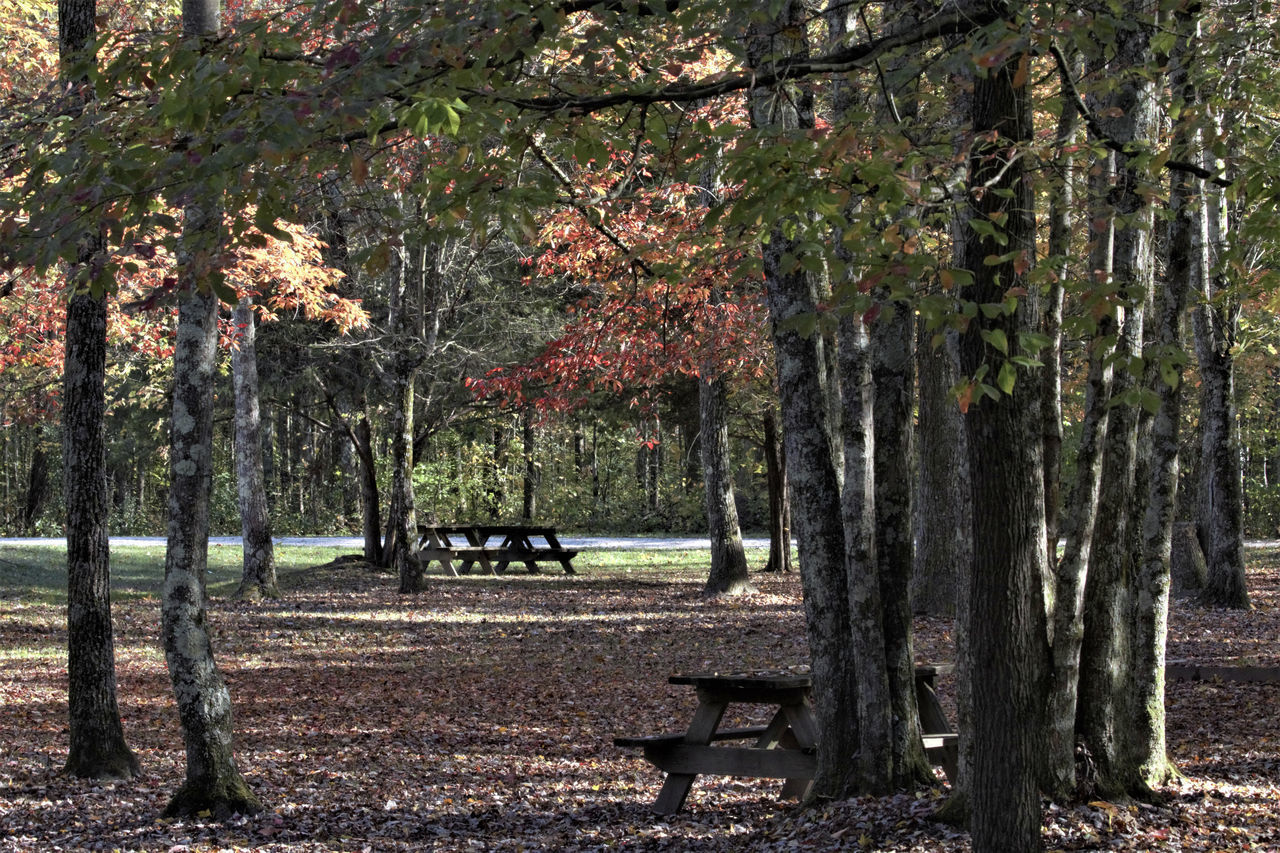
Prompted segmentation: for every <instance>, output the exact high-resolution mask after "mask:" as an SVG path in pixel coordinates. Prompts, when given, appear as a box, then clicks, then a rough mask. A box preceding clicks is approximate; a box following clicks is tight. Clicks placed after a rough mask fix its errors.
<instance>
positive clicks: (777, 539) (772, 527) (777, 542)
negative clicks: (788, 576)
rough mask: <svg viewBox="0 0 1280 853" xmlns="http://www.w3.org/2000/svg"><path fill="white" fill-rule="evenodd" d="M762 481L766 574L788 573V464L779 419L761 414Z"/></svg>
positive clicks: (770, 410)
mask: <svg viewBox="0 0 1280 853" xmlns="http://www.w3.org/2000/svg"><path fill="white" fill-rule="evenodd" d="M764 459H765V480H766V483H767V487H768V490H769V561H768V563H766V564H765V567H764V570H765V571H766V572H789V571H791V518H790V512H789V511H788V503H787V461H786V454H784V453H783V452H782V441H781V440H780V438H779V436H778V416H777V414H776V413H775V412H774V410H773V406H770V407H769V408H768V409H767V410H766V411H765V413H764Z"/></svg>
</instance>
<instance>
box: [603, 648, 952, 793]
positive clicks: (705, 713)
mask: <svg viewBox="0 0 1280 853" xmlns="http://www.w3.org/2000/svg"><path fill="white" fill-rule="evenodd" d="M951 670H952V667H951V666H950V665H926V666H918V667H916V701H917V704H918V705H919V707H920V726H921V732H922V737H923V740H924V747H925V752H926V754H928V756H929V758H930V760H931V761H933V763H935V764H940V765H942V767H943V769H944V771H945V772H946V774H947V778H948V779H950V780H952V781H954V780H955V778H956V777H955V773H956V761H957V749H956V736H955V734H953V733H952V732H951V731H950V727H949V725H948V723H947V719H946V715H945V714H944V713H943V711H942V706H941V705H940V704H939V703H938V697H937V694H936V693H935V692H934V678H935V677H936V676H938V675H942V674H945V673H948V672H950V671H951ZM668 681H669V682H670V683H671V684H687V685H690V686H692V687H693V688H694V690H695V691H696V692H697V696H698V707H697V709H696V710H695V711H694V713H693V720H692V721H690V723H689V728H688V730H687V731H685V732H682V733H676V734H663V735H646V736H642V737H616V738H614V744H615V745H617V746H622V747H639V748H641V749H643V751H644V757H645V758H646V759H647V760H648V761H649V762H650V763H652V764H653V765H654V766H656V767H657V768H658V769H660V770H663V771H666V774H667V778H666V781H665V782H663V785H662V790H661V791H660V792H659V793H658V798H657V800H655V801H654V804H653V811H654V812H656V813H658V814H664V815H670V814H675V813H676V812H678V811H680V809H681V808H682V807H683V806H684V801H685V798H686V797H688V795H689V790H690V789H691V788H692V787H693V783H694V781H695V780H696V779H697V777H698V776H699V775H701V774H704V773H709V774H713V775H723V776H750V777H761V778H779V779H785V780H786V782H785V783H784V785H783V788H782V794H781V796H782V797H783V799H787V798H794V799H803V798H804V796H805V795H806V794H807V793H808V790H809V786H810V784H811V783H812V780H813V776H814V773H815V771H816V768H817V759H816V757H815V751H816V749H817V745H818V724H817V720H816V719H815V717H814V714H813V705H812V703H811V701H810V689H811V687H812V685H813V680H812V678H811V677H810V676H809V675H808V674H807V673H795V672H789V671H784V672H756V673H734V674H729V675H722V674H718V673H712V674H694V675H673V676H671V678H670V679H668ZM733 704H754V705H766V706H773V707H775V708H776V710H775V711H774V713H773V717H772V718H771V719H770V720H769V722H768V723H767V724H766V725H762V726H750V727H746V728H734V729H721V728H720V721H721V720H722V719H723V717H724V714H725V711H726V710H727V709H728V707H729V706H730V705H733ZM723 741H750V743H749V745H745V746H715V745H713V744H715V743H717V742H723Z"/></svg>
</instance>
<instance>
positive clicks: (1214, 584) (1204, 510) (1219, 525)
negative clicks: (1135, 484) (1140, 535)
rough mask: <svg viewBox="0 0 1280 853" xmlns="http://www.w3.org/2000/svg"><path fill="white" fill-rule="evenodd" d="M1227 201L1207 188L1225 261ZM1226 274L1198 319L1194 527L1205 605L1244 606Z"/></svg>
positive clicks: (1212, 234)
mask: <svg viewBox="0 0 1280 853" xmlns="http://www.w3.org/2000/svg"><path fill="white" fill-rule="evenodd" d="M1226 206H1227V199H1226V198H1225V196H1224V194H1223V192H1222V190H1221V189H1218V188H1212V189H1210V190H1209V191H1208V214H1207V215H1208V224H1209V227H1208V241H1209V252H1210V262H1211V263H1220V260H1219V259H1220V256H1221V254H1222V252H1223V251H1224V250H1223V246H1224V244H1225V242H1226V239H1227V212H1226ZM1227 274H1228V272H1227V271H1226V270H1225V269H1217V270H1215V271H1214V272H1213V273H1212V274H1210V275H1208V276H1206V277H1205V281H1204V283H1203V285H1202V288H1201V292H1200V294H1199V297H1200V300H1201V301H1200V304H1198V305H1197V306H1196V309H1195V313H1194V314H1193V315H1192V316H1193V318H1194V324H1193V325H1194V328H1195V339H1196V357H1197V359H1198V360H1199V362H1200V424H1201V447H1200V483H1199V495H1198V501H1197V508H1196V510H1197V511H1196V527H1197V532H1198V533H1199V536H1200V545H1201V548H1202V549H1203V551H1204V557H1205V563H1206V566H1207V569H1208V577H1207V580H1206V583H1205V588H1204V591H1203V592H1202V593H1201V594H1200V602H1201V603H1202V604H1205V605H1208V606H1211V607H1230V608H1235V609H1241V610H1247V609H1248V608H1249V606H1250V604H1249V590H1248V587H1247V585H1246V583H1245V571H1244V483H1243V473H1242V470H1241V463H1240V420H1239V417H1238V416H1237V412H1236V405H1235V356H1234V354H1233V348H1234V347H1235V343H1236V336H1237V333H1238V330H1239V312H1240V307H1239V305H1238V303H1237V302H1236V301H1235V300H1234V299H1232V298H1230V296H1229V295H1227V294H1225V293H1224V291H1225V290H1227V289H1228V288H1229V286H1230V285H1229V284H1228V282H1226V281H1225V278H1226V276H1227Z"/></svg>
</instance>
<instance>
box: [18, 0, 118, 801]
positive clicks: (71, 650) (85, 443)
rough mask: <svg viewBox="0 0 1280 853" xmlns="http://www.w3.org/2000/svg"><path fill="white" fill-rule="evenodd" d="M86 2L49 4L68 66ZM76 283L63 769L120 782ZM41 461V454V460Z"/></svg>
mask: <svg viewBox="0 0 1280 853" xmlns="http://www.w3.org/2000/svg"><path fill="white" fill-rule="evenodd" d="M95 14H96V4H95V2H94V0H79V2H75V1H74V0H62V2H61V3H59V5H58V53H59V57H60V59H61V62H62V66H63V78H64V79H65V78H66V76H67V74H66V71H67V69H68V67H69V66H70V65H72V64H74V63H76V62H78V61H80V60H83V59H86V58H92V57H85V56H84V51H85V49H86V48H88V47H89V46H90V45H91V44H92V42H93V38H94V29H95V24H94V16H95ZM101 250H102V243H101V241H100V240H98V239H97V238H96V236H95V235H85V240H84V246H83V247H82V249H81V256H80V258H79V260H80V264H79V265H78V269H77V270H76V272H77V273H81V274H84V275H85V277H86V278H89V277H91V276H92V275H93V272H94V265H95V262H96V261H97V260H98V258H97V254H98V252H100V251H101ZM88 285H90V282H87V281H81V282H78V289H81V290H82V292H79V293H76V294H74V295H73V296H72V297H71V299H70V301H69V302H68V304H67V335H66V353H65V357H64V361H63V372H62V376H63V381H62V483H63V497H64V501H65V503H66V512H67V722H68V736H69V741H70V743H69V750H68V753H67V763H66V766H65V768H64V769H65V770H66V772H67V773H69V774H71V775H73V776H80V777H84V778H91V779H99V778H110V779H128V778H131V777H133V776H136V775H137V774H138V772H139V767H138V759H137V758H136V757H135V756H134V754H133V752H132V751H131V750H130V749H129V746H128V744H126V743H125V739H124V728H123V726H122V725H121V722H120V709H119V706H118V704H117V702H116V662H115V639H114V636H113V634H112V628H111V568H110V566H111V553H110V547H109V545H108V541H107V519H108V516H109V514H110V506H109V505H108V496H107V479H106V467H107V466H106V448H105V442H104V438H103V420H104V412H105V406H106V390H105V377H106V353H107V304H106V298H105V297H96V298H95V297H94V296H93V294H92V292H91V291H89V290H88V288H87V286H88ZM40 458H43V454H41V457H40Z"/></svg>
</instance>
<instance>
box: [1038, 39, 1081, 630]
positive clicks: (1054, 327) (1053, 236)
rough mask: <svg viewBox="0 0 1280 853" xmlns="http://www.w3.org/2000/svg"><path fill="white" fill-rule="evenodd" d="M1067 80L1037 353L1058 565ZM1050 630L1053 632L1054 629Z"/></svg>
mask: <svg viewBox="0 0 1280 853" xmlns="http://www.w3.org/2000/svg"><path fill="white" fill-rule="evenodd" d="M1079 64H1080V63H1079V61H1078V60H1077V59H1075V56H1074V54H1073V57H1072V59H1071V60H1069V62H1068V67H1067V69H1066V70H1065V71H1063V70H1061V69H1060V73H1065V74H1073V75H1074V74H1076V72H1077V69H1078V66H1079ZM1069 85H1071V83H1070V82H1069V81H1066V80H1064V81H1063V85H1062V87H1061V90H1062V93H1063V97H1062V111H1061V112H1060V113H1059V114H1058V132H1057V138H1058V142H1059V148H1058V151H1057V155H1056V158H1055V163H1054V166H1055V171H1056V174H1054V175H1053V177H1052V178H1051V180H1050V182H1049V244H1048V250H1049V258H1050V260H1051V261H1052V263H1054V264H1055V270H1054V272H1055V273H1056V275H1055V276H1054V277H1053V279H1052V280H1051V281H1050V283H1049V289H1048V294H1047V296H1046V299H1045V310H1044V321H1043V326H1042V331H1043V332H1044V335H1045V337H1047V338H1048V339H1049V344H1048V346H1046V347H1045V351H1044V353H1043V354H1042V355H1041V359H1040V360H1041V361H1043V362H1044V365H1045V370H1044V372H1043V382H1044V390H1043V392H1042V393H1043V399H1044V411H1043V425H1044V426H1043V430H1044V512H1045V535H1046V536H1047V537H1048V540H1047V545H1048V548H1049V564H1050V565H1051V566H1054V565H1057V558H1058V539H1059V527H1060V519H1061V514H1062V310H1063V304H1064V301H1065V296H1066V282H1067V280H1068V278H1069V277H1070V276H1071V274H1072V271H1071V257H1072V247H1071V232H1072V228H1071V214H1072V208H1073V206H1074V201H1075V186H1074V183H1073V181H1074V178H1073V172H1074V171H1075V168H1074V166H1073V158H1074V151H1075V147H1076V137H1077V135H1078V132H1079V125H1080V111H1079V109H1078V108H1077V107H1076V102H1075V99H1074V98H1071V97H1068V96H1067V89H1068V86H1069ZM1054 636H1057V635H1056V634H1055V635H1054Z"/></svg>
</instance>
